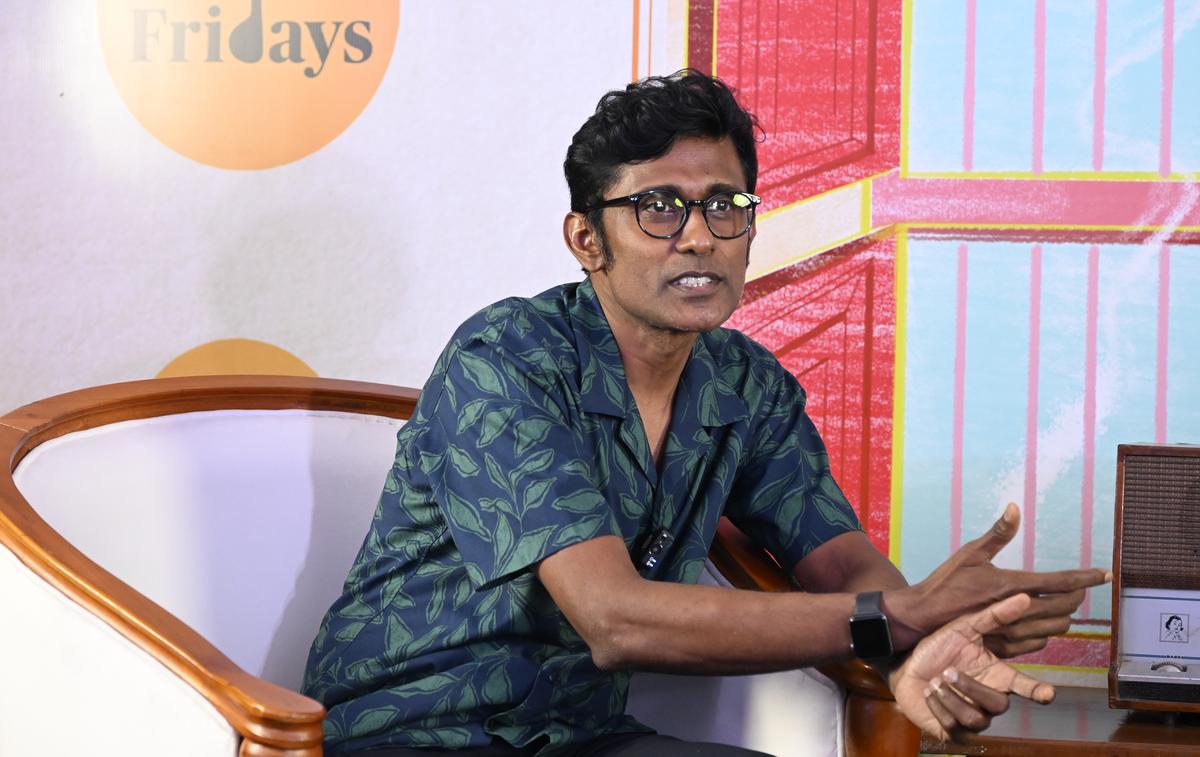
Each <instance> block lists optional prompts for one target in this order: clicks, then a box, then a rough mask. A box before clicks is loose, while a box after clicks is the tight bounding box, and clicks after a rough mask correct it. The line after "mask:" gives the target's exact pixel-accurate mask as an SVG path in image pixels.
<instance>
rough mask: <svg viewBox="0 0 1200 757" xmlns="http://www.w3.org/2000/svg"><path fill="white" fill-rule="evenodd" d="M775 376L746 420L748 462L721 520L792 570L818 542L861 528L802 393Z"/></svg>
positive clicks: (787, 379)
mask: <svg viewBox="0 0 1200 757" xmlns="http://www.w3.org/2000/svg"><path fill="white" fill-rule="evenodd" d="M778 373H779V374H781V375H780V376H778V377H777V379H776V381H775V384H774V386H773V387H772V389H771V391H769V392H767V393H765V396H764V398H763V399H764V401H763V407H761V408H760V409H759V410H758V412H755V413H753V415H752V419H753V420H752V426H751V429H752V430H751V437H750V439H749V444H748V450H747V454H746V457H745V458H744V459H745V460H746V464H745V465H743V466H742V467H741V469H740V470H739V473H738V477H737V480H736V482H735V483H734V486H733V490H732V491H731V493H730V499H729V504H728V506H727V507H726V511H725V514H726V515H728V516H729V518H730V520H732V521H733V522H734V524H735V525H736V526H737V527H738V528H740V529H741V530H742V531H744V532H745V533H746V534H747V535H749V536H750V537H751V538H752V539H754V540H755V541H756V542H757V543H759V544H761V545H763V546H764V547H766V548H767V549H769V550H770V551H771V552H772V554H774V555H776V556H777V557H778V558H779V559H780V560H781V561H783V562H785V563H786V566H787V567H788V568H789V569H791V568H792V567H794V566H795V565H796V563H798V562H800V560H801V559H803V558H804V557H805V556H806V555H807V554H808V553H809V552H811V551H812V550H814V549H816V548H817V547H818V546H820V545H821V544H823V543H824V542H826V541H828V540H830V539H832V538H833V537H835V536H838V535H840V534H843V533H846V532H848V531H861V530H862V526H861V525H859V522H858V517H857V516H856V515H855V514H854V510H853V508H851V506H850V503H849V501H847V499H846V496H845V495H844V494H843V493H842V490H841V488H840V487H839V486H838V484H837V482H836V481H835V480H834V478H833V474H832V473H831V472H830V470H829V455H828V454H827V453H826V451H825V444H824V442H822V441H821V436H820V434H818V433H817V429H816V427H815V426H814V425H813V422H812V420H811V419H810V418H809V417H808V414H807V413H805V412H804V401H805V396H804V389H802V388H801V387H800V384H799V382H797V381H796V379H795V377H793V376H792V375H791V374H790V373H788V372H787V371H786V370H784V369H783V368H782V367H781V366H780V367H779V370H778Z"/></svg>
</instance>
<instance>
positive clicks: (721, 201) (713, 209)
mask: <svg viewBox="0 0 1200 757" xmlns="http://www.w3.org/2000/svg"><path fill="white" fill-rule="evenodd" d="M732 209H733V203H732V202H730V201H729V198H727V197H719V198H717V199H715V200H713V201H712V202H710V203H708V211H709V212H710V213H728V212H729V211H730V210H732Z"/></svg>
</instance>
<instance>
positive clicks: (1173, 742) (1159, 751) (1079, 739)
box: [921, 686, 1200, 757]
mask: <svg viewBox="0 0 1200 757" xmlns="http://www.w3.org/2000/svg"><path fill="white" fill-rule="evenodd" d="M1011 702H1012V704H1011V707H1010V708H1009V711H1008V712H1006V713H1004V714H1003V715H1001V716H1000V717H998V718H996V719H995V720H993V721H992V725H991V726H990V727H989V728H988V729H987V730H986V731H985V732H983V733H981V734H978V735H974V736H967V737H963V739H962V740H961V741H955V742H950V743H945V744H939V743H932V742H930V741H928V740H922V742H921V751H922V752H926V753H929V754H968V755H988V757H1149V756H1150V755H1184V754H1186V755H1194V756H1195V755H1200V716H1197V715H1177V714H1174V713H1162V712H1144V711H1137V712H1135V711H1132V710H1110V709H1109V707H1108V691H1107V690H1105V689H1084V688H1071V687H1067V686H1060V687H1058V696H1057V697H1056V698H1055V700H1054V702H1052V703H1051V704H1048V705H1044V706H1043V705H1037V704H1034V703H1032V702H1030V701H1028V700H1024V699H1020V698H1018V697H1013V698H1012V700H1011Z"/></svg>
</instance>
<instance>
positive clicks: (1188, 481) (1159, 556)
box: [1121, 454, 1200, 590]
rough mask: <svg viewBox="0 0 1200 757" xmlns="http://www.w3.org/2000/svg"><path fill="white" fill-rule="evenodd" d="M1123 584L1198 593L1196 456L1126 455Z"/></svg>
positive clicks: (1199, 462) (1199, 460)
mask: <svg viewBox="0 0 1200 757" xmlns="http://www.w3.org/2000/svg"><path fill="white" fill-rule="evenodd" d="M1124 471H1125V475H1124V487H1123V489H1124V490H1123V492H1122V498H1123V505H1122V515H1121V583H1122V584H1123V585H1124V586H1127V587H1132V586H1137V587H1142V588H1154V589H1192V590H1200V457H1198V456H1195V455H1187V456H1175V455H1166V454H1163V455H1132V454H1131V455H1127V456H1126V457H1125V467H1124Z"/></svg>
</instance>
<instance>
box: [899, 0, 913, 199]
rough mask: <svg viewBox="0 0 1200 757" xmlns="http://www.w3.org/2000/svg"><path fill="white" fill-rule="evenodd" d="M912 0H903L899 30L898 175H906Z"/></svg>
mask: <svg viewBox="0 0 1200 757" xmlns="http://www.w3.org/2000/svg"><path fill="white" fill-rule="evenodd" d="M912 6H913V4H912V0H904V11H903V21H902V22H901V31H900V40H901V41H900V175H901V176H903V177H907V176H908V99H909V93H910V92H911V91H912V75H911V71H912V12H913V7H912Z"/></svg>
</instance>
